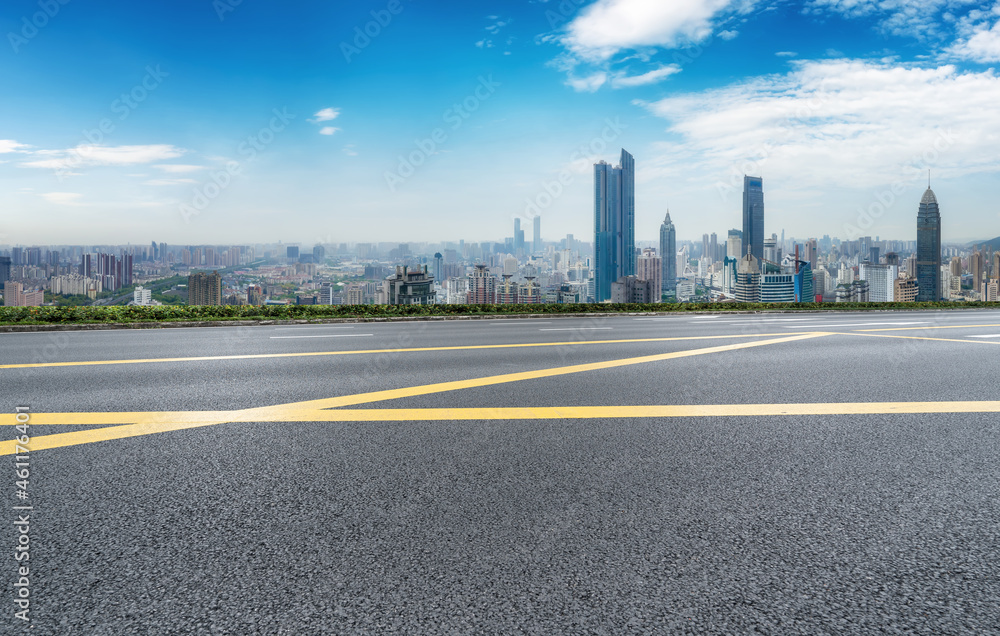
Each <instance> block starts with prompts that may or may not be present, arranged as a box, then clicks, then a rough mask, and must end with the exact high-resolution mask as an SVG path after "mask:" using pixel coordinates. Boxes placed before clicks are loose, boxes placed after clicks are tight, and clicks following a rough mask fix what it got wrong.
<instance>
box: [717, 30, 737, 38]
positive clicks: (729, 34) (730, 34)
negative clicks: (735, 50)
mask: <svg viewBox="0 0 1000 636" xmlns="http://www.w3.org/2000/svg"><path fill="white" fill-rule="evenodd" d="M739 34H740V32H739V31H734V30H732V29H729V30H726V31H719V37H720V38H722V39H723V40H732V39H734V38H735V37H736V36H737V35H739Z"/></svg>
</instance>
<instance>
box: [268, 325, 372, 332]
mask: <svg viewBox="0 0 1000 636" xmlns="http://www.w3.org/2000/svg"><path fill="white" fill-rule="evenodd" d="M354 327H355V325H309V326H305V325H303V326H301V327H275V328H274V330H275V331H278V330H279V329H284V330H288V329H309V330H313V331H315V330H316V329H354Z"/></svg>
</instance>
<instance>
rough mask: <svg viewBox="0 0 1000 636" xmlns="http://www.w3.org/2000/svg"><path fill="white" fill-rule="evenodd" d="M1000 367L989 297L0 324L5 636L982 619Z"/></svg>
mask: <svg viewBox="0 0 1000 636" xmlns="http://www.w3.org/2000/svg"><path fill="white" fill-rule="evenodd" d="M998 378H1000V312H997V311H948V312H867V313H840V312H836V313H804V314H789V313H779V314H760V315H704V314H698V315H665V316H611V317H601V318H576V317H552V318H538V319H495V320H468V321H459V320H455V321H429V322H392V323H338V324H324V325H295V326H292V325H279V326H275V325H267V326H257V327H232V328H230V327H222V328H194V329H154V330H117V331H69V332H51V333H4V334H0V386H2V391H0V394H2V396H3V403H4V405H3V410H2V413H0V425H2V427H3V430H4V433H5V435H4V437H3V438H2V439H3V440H5V441H0V453H2V454H3V455H4V456H5V457H4V459H3V460H0V461H2V462H3V464H4V465H6V468H4V469H2V470H0V475H6V479H7V483H6V488H7V491H8V505H7V506H6V507H5V510H4V511H3V513H0V514H2V515H3V517H2V518H0V521H2V523H0V527H2V528H3V531H2V532H0V541H2V542H3V546H4V547H3V551H4V552H5V553H6V554H8V557H7V558H6V559H5V560H4V563H5V564H6V565H4V566H3V568H4V569H3V574H2V575H0V580H2V581H4V583H5V586H6V588H5V589H6V597H7V599H8V600H7V601H5V602H4V603H2V604H0V607H2V608H3V609H2V610H0V611H2V612H3V615H2V617H0V633H12V634H16V633H32V634H109V635H118V634H289V635H291V634H296V635H298V634H340V633H343V634H353V633H367V634H387V633H407V634H517V633H530V634H557V633H573V634H688V633H691V634H746V633H764V634H855V633H856V634H870V633H888V634H896V633H898V634H904V633H905V634H989V633H1000V390H998V386H1000V380H998ZM19 409H20V410H19ZM18 413H21V415H17V414H18ZM19 421H21V422H22V426H23V428H22V429H21V430H17V429H16V428H15V427H16V425H17V424H18V422H19ZM25 421H26V425H25V424H24V422H25ZM22 435H25V436H27V443H24V438H22V439H21V440H20V441H18V440H17V439H16V438H18V437H21V436H22ZM18 471H21V472H18ZM25 552H27V553H29V554H30V558H25V557H21V558H23V559H24V560H22V561H15V558H17V556H18V555H19V554H22V553H25ZM27 566H30V568H29V570H28V574H27V575H26V576H22V574H21V573H20V572H19V571H18V568H19V567H27ZM22 590H28V592H27V594H25V592H23V591H22ZM19 599H21V605H19V604H18V600H19ZM24 599H27V601H25V600H24ZM25 606H27V609H28V613H27V614H21V615H20V617H19V616H18V615H17V612H19V611H22V610H23V609H24V607H25ZM25 616H27V617H29V618H30V623H29V622H25V621H24V620H22V618H23V617H25Z"/></svg>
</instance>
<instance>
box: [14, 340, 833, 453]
mask: <svg viewBox="0 0 1000 636" xmlns="http://www.w3.org/2000/svg"><path fill="white" fill-rule="evenodd" d="M825 335H829V334H826V333H821V332H820V333H804V334H803V333H799V334H795V335H793V336H788V337H783V338H777V339H774V340H764V341H754V342H744V343H739V344H731V345H721V346H717V347H707V348H704V349H691V350H688V351H675V352H672V353H662V354H656V355H651V356H641V357H638V358H626V359H624V360H609V361H606V362H596V363H590V364H577V365H571V366H565V367H556V368H552V369H540V370H537V371H526V372H522V373H508V374H504V375H498V376H491V377H485V378H476V379H472V380H460V381H457V382H441V383H437V384H429V385H425V386H417V387H408V388H403V389H393V390H389V391H376V392H372V393H362V394H359V395H348V396H341V397H336V398H328V399H322V400H308V401H304V402H293V403H290V404H282V405H277V406H264V407H257V408H250V409H243V410H239V411H196V412H177V413H171V412H151V413H49V414H44V413H33V414H30V419H29V423H31V424H39V425H41V424H46V423H52V424H54V423H61V424H64V425H74V424H75V425H88V424H89V425H93V424H98V425H100V424H117V426H110V427H105V428H97V429H89V430H85V431H74V432H71V433H57V434H54V435H40V436H32V437H31V443H30V444H29V448H30V449H31V450H33V451H35V450H47V449H51V448H59V447H63V446H74V445H77V444H90V443H94V442H103V441H108V440H113V439H122V438H125V437H136V436H139V435H150V434H152V433H160V432H166V431H176V430H182V429H188V428H195V427H199V426H212V425H215V424H223V423H226V422H261V421H269V422H283V421H296V420H295V419H293V418H295V417H301V416H302V414H304V413H313V412H315V411H317V410H318V409H322V408H331V407H334V406H351V405H357V404H367V403H371V402H378V401H381V400H391V399H396V398H400V397H409V396H414V395H427V394H429V393H440V392H444V391H454V390H458V389H465V388H470V387H476V386H489V385H494V384H501V383H505V382H517V381H519V380H528V379H534V378H543V377H552V376H557V375H565V374H569V373H580V372H583V371H592V370H596V369H610V368H614V367H619V366H626V365H631V364H642V363H645V362H657V361H660V360H669V359H673V358H683V357H688V356H697V355H705V354H709V353H720V352H723V351H734V350H737V349H746V348H750V347H761V346H766V345H771V344H779V343H782V342H793V341H796V340H807V339H810V338H817V337H820V336H825ZM290 418H292V419H290ZM126 422H127V423H126ZM14 423H16V420H15V414H13V413H7V414H4V415H3V416H2V417H0V424H8V425H10V424H14ZM14 452H15V442H13V441H7V442H0V455H11V454H13V453H14Z"/></svg>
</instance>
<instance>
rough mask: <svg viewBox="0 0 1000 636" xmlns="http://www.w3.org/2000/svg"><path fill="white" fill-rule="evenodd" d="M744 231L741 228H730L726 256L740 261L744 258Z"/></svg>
mask: <svg viewBox="0 0 1000 636" xmlns="http://www.w3.org/2000/svg"><path fill="white" fill-rule="evenodd" d="M743 254H744V251H743V233H742V232H740V231H739V230H729V236H728V237H727V238H726V258H731V259H733V260H734V261H738V260H740V259H741V258H743Z"/></svg>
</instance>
